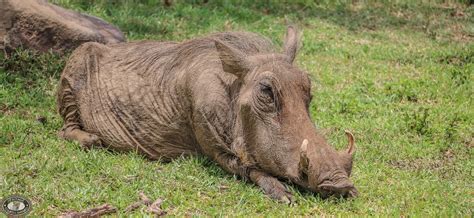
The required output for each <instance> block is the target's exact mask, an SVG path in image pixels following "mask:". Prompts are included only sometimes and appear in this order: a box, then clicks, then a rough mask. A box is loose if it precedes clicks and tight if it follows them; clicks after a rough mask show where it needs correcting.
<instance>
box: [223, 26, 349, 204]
mask: <svg viewBox="0 0 474 218" xmlns="http://www.w3.org/2000/svg"><path fill="white" fill-rule="evenodd" d="M216 47H217V50H218V52H219V55H220V58H221V61H222V64H223V68H224V70H225V71H227V72H230V73H233V74H234V75H237V76H238V77H239V80H240V82H241V84H240V91H239V95H238V97H237V99H236V110H237V121H236V122H237V126H238V128H237V129H238V131H239V133H238V134H237V135H239V136H241V139H242V140H243V142H244V144H245V149H246V153H247V154H248V156H249V157H250V158H249V159H252V160H253V161H254V162H255V164H256V165H257V166H258V167H259V168H260V169H262V170H264V171H266V172H268V173H270V174H272V175H274V176H277V177H280V178H286V179H289V180H290V181H292V182H294V183H296V184H298V185H300V186H302V187H304V188H306V189H309V190H311V191H313V192H317V193H320V194H322V195H323V196H327V195H337V196H355V195H356V194H357V190H356V188H355V187H354V185H353V184H352V182H351V181H350V180H349V176H350V174H351V169H352V155H353V153H354V151H355V147H354V138H353V136H352V134H350V133H349V132H346V134H347V136H348V138H349V145H348V148H347V149H346V150H344V151H336V150H335V149H334V148H333V147H332V146H330V145H329V144H328V143H327V141H326V140H325V139H324V137H323V136H322V135H320V134H318V133H317V131H316V128H315V126H314V124H313V123H312V121H311V119H310V115H309V109H308V108H309V104H310V101H311V81H310V79H309V77H308V75H307V74H306V73H305V72H303V71H301V70H299V69H298V68H297V67H296V66H294V65H293V64H292V63H293V60H294V58H295V56H296V52H297V47H298V34H297V32H296V30H295V29H294V28H292V27H289V28H288V32H287V36H286V39H285V43H284V52H283V53H270V54H259V55H253V56H246V55H245V54H243V53H242V52H240V50H238V49H235V48H233V47H232V46H229V45H227V44H226V43H222V42H219V41H217V42H216Z"/></svg>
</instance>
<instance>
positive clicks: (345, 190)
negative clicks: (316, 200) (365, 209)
mask: <svg viewBox="0 0 474 218" xmlns="http://www.w3.org/2000/svg"><path fill="white" fill-rule="evenodd" d="M318 192H319V193H320V194H321V195H322V196H323V197H329V196H337V197H357V195H358V191H357V189H356V188H355V187H354V185H353V184H352V182H351V181H349V179H347V178H343V179H339V180H338V181H336V182H334V181H330V180H325V181H323V182H322V183H320V184H319V185H318Z"/></svg>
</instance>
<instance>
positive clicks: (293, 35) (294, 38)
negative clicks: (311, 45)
mask: <svg viewBox="0 0 474 218" xmlns="http://www.w3.org/2000/svg"><path fill="white" fill-rule="evenodd" d="M298 41H299V39H298V31H297V30H296V28H295V27H294V26H288V29H287V30H286V37H285V42H284V49H285V50H284V51H283V52H284V53H285V54H286V55H287V56H288V60H289V61H290V63H293V61H294V60H295V57H296V52H298V44H299V43H298Z"/></svg>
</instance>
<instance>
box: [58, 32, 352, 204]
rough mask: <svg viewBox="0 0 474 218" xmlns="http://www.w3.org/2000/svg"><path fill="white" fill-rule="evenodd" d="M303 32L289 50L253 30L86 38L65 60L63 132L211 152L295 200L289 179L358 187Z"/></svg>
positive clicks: (121, 146) (113, 144)
mask: <svg viewBox="0 0 474 218" xmlns="http://www.w3.org/2000/svg"><path fill="white" fill-rule="evenodd" d="M298 38H299V37H298V33H297V31H296V30H295V28H293V27H289V28H288V30H287V35H286V38H285V41H284V51H283V52H282V53H280V52H277V51H276V50H275V48H274V46H273V45H272V43H271V42H270V41H269V40H267V39H266V38H263V37H262V36H259V35H257V34H253V33H246V32H224V33H216V34H213V35H210V36H206V37H202V38H198V39H192V40H189V41H185V42H181V43H176V42H151V41H144V42H133V43H122V44H114V45H107V46H106V45H101V44H98V43H85V44H83V45H82V46H80V47H79V48H77V49H76V50H75V51H74V52H73V54H72V56H71V57H70V59H69V61H68V63H67V65H66V68H65V69H64V71H63V73H62V76H61V80H60V85H59V90H58V95H57V101H58V109H59V113H60V114H61V116H62V117H63V119H64V126H63V128H62V130H61V131H60V135H61V136H62V137H64V138H65V139H69V140H77V141H79V143H80V144H81V145H82V146H84V147H86V148H89V147H91V146H93V145H101V146H105V147H108V148H111V149H113V150H118V151H135V152H138V153H140V154H143V155H144V156H146V157H148V158H150V159H155V160H157V159H159V160H165V161H168V160H172V159H174V158H176V157H179V156H183V155H195V154H202V155H205V156H207V157H209V158H210V159H212V160H213V161H215V162H217V163H218V164H219V165H220V166H221V167H222V168H224V169H225V170H226V171H228V172H229V173H233V174H236V175H239V176H241V177H244V178H247V179H249V180H250V181H252V182H254V183H255V184H257V185H258V186H260V187H261V188H262V189H263V191H264V192H265V193H266V194H268V195H269V196H271V197H272V198H274V199H277V200H280V201H283V202H291V200H292V194H291V193H290V192H289V191H288V190H287V189H286V188H285V186H284V185H283V184H282V182H280V180H279V179H283V180H288V181H291V182H293V183H296V184H298V185H300V186H301V187H303V188H305V189H309V190H310V191H313V192H317V193H320V194H322V195H324V196H326V195H338V196H355V195H356V194H357V190H356V188H355V187H354V185H353V184H352V182H351V181H350V180H349V176H350V174H351V169H352V155H353V153H354V151H355V147H354V139H353V136H352V134H350V133H347V135H348V138H349V145H348V148H347V150H345V151H339V152H338V151H336V150H335V149H334V148H332V147H331V146H330V145H328V143H327V142H326V140H325V139H324V138H323V136H322V135H321V134H319V133H318V132H317V131H316V129H315V126H314V124H313V123H312V121H311V119H310V115H309V110H308V107H309V104H310V101H311V89H310V88H311V82H310V79H309V77H308V74H306V73H305V72H303V71H301V70H299V69H298V68H297V67H296V66H294V65H293V64H292V63H293V60H294V59H295V56H296V52H297V48H298Z"/></svg>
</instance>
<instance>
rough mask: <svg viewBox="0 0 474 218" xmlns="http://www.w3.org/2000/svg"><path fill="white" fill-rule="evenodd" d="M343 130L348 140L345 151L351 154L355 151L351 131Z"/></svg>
mask: <svg viewBox="0 0 474 218" xmlns="http://www.w3.org/2000/svg"><path fill="white" fill-rule="evenodd" d="M344 132H345V133H346V136H347V139H348V140H349V144H348V145H347V153H348V154H350V155H353V154H354V152H355V143H354V141H355V139H354V135H352V133H351V132H349V131H347V130H345V131H344Z"/></svg>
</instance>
